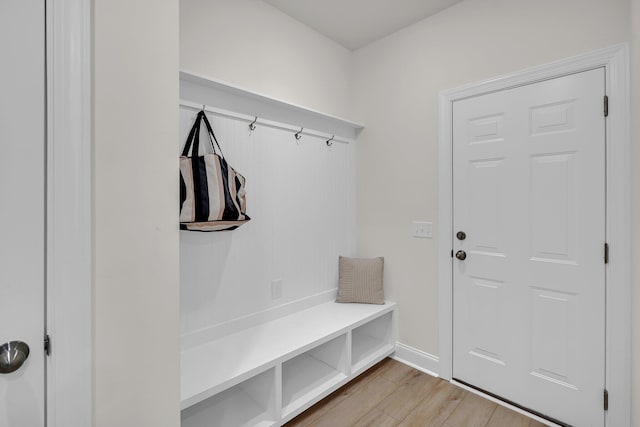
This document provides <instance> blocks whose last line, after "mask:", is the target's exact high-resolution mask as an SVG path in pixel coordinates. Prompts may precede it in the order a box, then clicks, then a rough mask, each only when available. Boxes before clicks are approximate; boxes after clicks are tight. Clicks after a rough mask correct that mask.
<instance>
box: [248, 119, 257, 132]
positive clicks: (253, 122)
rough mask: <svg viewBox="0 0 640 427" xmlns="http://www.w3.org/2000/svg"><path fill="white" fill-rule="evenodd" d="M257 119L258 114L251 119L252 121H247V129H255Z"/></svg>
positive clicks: (251, 130)
mask: <svg viewBox="0 0 640 427" xmlns="http://www.w3.org/2000/svg"><path fill="white" fill-rule="evenodd" d="M257 121H258V116H256V118H255V119H253V121H252V122H251V123H249V131H250V132H253V131H254V130H256V122H257Z"/></svg>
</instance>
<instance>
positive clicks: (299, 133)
mask: <svg viewBox="0 0 640 427" xmlns="http://www.w3.org/2000/svg"><path fill="white" fill-rule="evenodd" d="M303 130H304V128H300V130H299V131H298V132H296V134H295V135H293V136H295V137H296V139H297V140H300V138H302V131H303Z"/></svg>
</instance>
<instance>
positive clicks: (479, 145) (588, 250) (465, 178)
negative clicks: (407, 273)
mask: <svg viewBox="0 0 640 427" xmlns="http://www.w3.org/2000/svg"><path fill="white" fill-rule="evenodd" d="M604 95H605V70H604V68H599V69H594V70H590V71H585V72H581V73H577V74H573V75H568V76H565V77H560V78H556V79H552V80H547V81H543V82H539V83H535V84H529V85H526V86H521V87H516V88H512V89H508V90H502V91H498V92H495V93H491V94H486V95H482V96H477V97H472V98H467V99H463V100H460V101H455V102H454V103H453V195H454V197H453V225H454V236H452V238H453V248H454V251H453V254H452V255H453V256H454V258H453V281H454V282H453V301H454V302H453V313H454V314H453V330H454V337H453V377H454V378H455V379H457V380H459V381H461V382H464V383H467V384H469V385H471V386H473V387H477V388H479V389H482V390H485V391H487V392H490V393H492V394H494V395H497V396H499V397H501V398H503V399H505V400H508V401H511V402H513V403H515V404H517V405H520V406H522V407H524V408H528V409H530V410H532V411H534V412H537V413H539V414H542V415H544V416H546V417H549V418H552V419H555V420H559V421H561V422H562V423H566V424H569V425H573V426H580V427H587V426H603V425H604V417H605V412H604V408H603V393H604V386H605V262H604V245H605V213H606V212H605V117H604V111H603V106H604ZM460 232H462V233H464V235H463V234H462V233H460Z"/></svg>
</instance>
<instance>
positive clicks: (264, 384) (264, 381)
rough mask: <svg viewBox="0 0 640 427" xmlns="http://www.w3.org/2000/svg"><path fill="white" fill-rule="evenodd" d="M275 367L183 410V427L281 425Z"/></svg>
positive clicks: (265, 426) (267, 426) (259, 426)
mask: <svg viewBox="0 0 640 427" xmlns="http://www.w3.org/2000/svg"><path fill="white" fill-rule="evenodd" d="M275 379H276V374H275V368H271V369H269V370H267V371H266V372H263V373H261V374H259V375H256V376H254V377H252V378H249V379H248V380H246V381H243V382H241V383H240V384H237V385H235V386H233V387H231V388H229V389H227V390H225V391H223V392H221V393H218V394H216V395H214V396H212V397H210V398H208V399H205V400H203V401H202V402H199V403H197V404H195V405H193V406H190V407H188V408H186V409H184V410H182V413H181V422H182V427H211V426H214V425H215V426H216V427H270V426H274V425H276V424H277V420H278V416H277V411H276V387H275V384H276V382H275Z"/></svg>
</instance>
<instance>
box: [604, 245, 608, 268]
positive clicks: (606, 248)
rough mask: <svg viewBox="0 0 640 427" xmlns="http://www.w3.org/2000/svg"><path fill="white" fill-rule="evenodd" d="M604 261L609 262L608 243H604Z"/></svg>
mask: <svg viewBox="0 0 640 427" xmlns="http://www.w3.org/2000/svg"><path fill="white" fill-rule="evenodd" d="M604 263H605V264H609V244H608V243H605V244H604Z"/></svg>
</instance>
